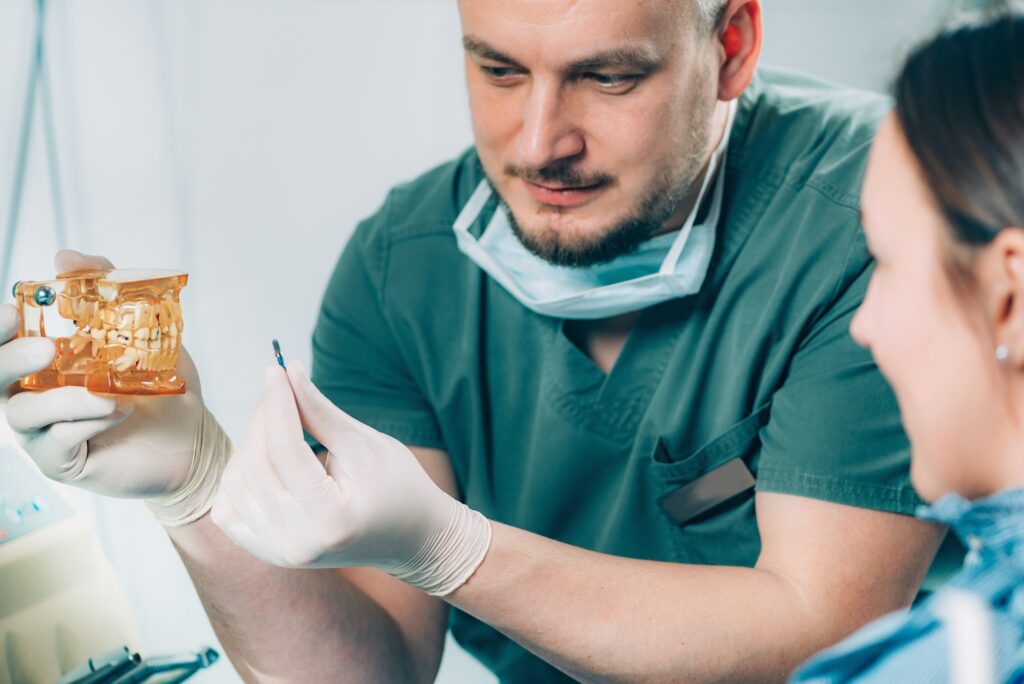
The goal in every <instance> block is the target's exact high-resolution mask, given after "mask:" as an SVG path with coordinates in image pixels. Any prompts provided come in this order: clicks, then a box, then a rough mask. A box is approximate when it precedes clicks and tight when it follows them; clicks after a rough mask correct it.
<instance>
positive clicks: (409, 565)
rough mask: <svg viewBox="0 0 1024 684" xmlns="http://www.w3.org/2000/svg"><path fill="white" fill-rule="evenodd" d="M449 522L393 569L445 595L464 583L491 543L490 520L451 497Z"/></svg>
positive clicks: (405, 578)
mask: <svg viewBox="0 0 1024 684" xmlns="http://www.w3.org/2000/svg"><path fill="white" fill-rule="evenodd" d="M448 499H449V501H450V504H449V505H450V508H449V515H448V516H447V524H445V525H443V526H440V527H439V528H438V530H437V531H436V533H435V534H434V535H433V536H432V537H431V538H430V539H427V540H426V542H424V544H423V546H422V547H421V548H420V550H419V551H418V552H417V553H416V555H415V556H413V557H412V558H411V559H410V560H409V561H408V562H406V563H404V564H403V565H401V566H400V567H398V568H395V569H393V570H391V571H390V572H391V574H392V575H393V576H395V577H397V578H398V579H400V580H402V581H403V582H406V583H407V584H411V585H412V586H414V587H416V588H418V589H420V590H422V591H423V592H425V593H427V594H429V595H431V596H438V597H445V596H448V595H449V594H451V593H452V592H454V591H455V590H456V589H458V588H459V587H461V586H462V585H463V584H465V583H466V581H468V580H469V578H470V577H472V576H473V573H474V572H476V570H477V568H478V567H479V566H480V564H481V563H482V562H483V560H484V558H485V557H486V555H487V551H488V549H489V548H490V545H491V523H490V521H489V520H488V519H487V518H486V517H484V515H483V514H482V513H480V512H478V511H475V510H473V509H472V508H470V507H469V506H466V505H465V504H463V503H461V502H459V501H457V500H455V499H452V498H450V497H448Z"/></svg>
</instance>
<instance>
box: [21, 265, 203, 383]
mask: <svg viewBox="0 0 1024 684" xmlns="http://www.w3.org/2000/svg"><path fill="white" fill-rule="evenodd" d="M187 282H188V275H187V274H184V273H180V272H177V271H143V270H97V271H78V272H74V273H64V274H61V275H59V276H57V278H56V279H55V280H52V281H46V282H20V283H18V284H17V285H15V286H14V297H15V302H16V304H17V306H18V310H19V312H20V313H21V329H20V330H19V337H46V336H47V335H50V336H51V338H53V341H54V344H55V345H56V347H57V354H56V356H55V357H54V360H53V363H52V364H51V366H50V368H48V369H46V370H44V371H41V372H39V373H35V374H33V375H29V376H27V377H25V378H22V380H21V386H22V387H23V388H25V389H33V390H42V389H51V388H54V387H64V386H68V385H77V386H82V387H86V388H87V389H89V390H90V391H92V392H98V393H107V394H142V395H145V394H182V393H184V392H185V381H184V380H182V379H181V378H180V377H178V375H177V372H176V370H175V369H176V366H177V363H178V356H179V354H180V353H181V333H182V330H183V328H184V323H183V321H182V316H181V303H180V301H179V295H180V293H181V288H183V287H185V284H186V283H187Z"/></svg>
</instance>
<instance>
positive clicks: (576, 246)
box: [492, 115, 710, 268]
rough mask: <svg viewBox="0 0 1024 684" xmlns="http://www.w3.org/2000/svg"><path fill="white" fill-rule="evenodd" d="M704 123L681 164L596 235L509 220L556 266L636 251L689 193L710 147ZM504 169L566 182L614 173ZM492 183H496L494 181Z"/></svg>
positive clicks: (601, 180) (578, 183) (599, 182)
mask: <svg viewBox="0 0 1024 684" xmlns="http://www.w3.org/2000/svg"><path fill="white" fill-rule="evenodd" d="M701 120H702V123H703V124H704V125H703V126H698V125H695V126H694V129H693V130H691V132H690V136H689V138H690V145H689V146H688V149H689V154H687V155H686V157H685V158H684V159H683V160H682V161H681V163H680V164H679V165H677V166H675V167H672V168H670V169H666V170H665V171H664V172H663V173H662V174H661V175H660V176H659V177H658V178H657V180H656V181H655V183H654V185H653V186H652V187H651V188H650V190H648V192H646V193H645V194H644V195H643V196H642V197H640V199H639V200H638V201H637V202H636V204H635V205H634V207H633V209H632V210H631V211H630V212H629V213H627V214H626V217H625V218H623V219H622V220H620V221H619V222H617V223H615V224H614V225H612V226H610V227H608V228H605V229H603V230H595V231H592V237H590V236H588V238H587V239H584V240H574V241H572V242H567V241H566V240H565V239H564V238H565V234H564V231H560V230H559V229H558V228H557V227H545V226H543V224H542V222H543V221H544V219H543V217H541V218H540V219H539V223H541V225H536V226H534V228H533V229H532V230H524V229H523V227H522V225H520V223H519V222H518V221H517V220H516V217H515V215H514V214H513V212H512V211H511V210H510V208H509V207H508V205H507V203H505V202H504V200H502V204H503V205H504V208H505V209H506V210H508V216H509V223H510V224H511V226H512V230H513V232H515V234H516V236H517V237H518V238H519V240H520V242H522V243H523V246H524V247H526V248H527V249H528V250H529V251H530V252H532V253H533V254H535V255H537V256H539V257H540V258H541V259H544V260H545V261H547V262H549V263H552V264H554V265H556V266H570V267H577V268H580V267H586V266H593V265H595V264H601V263H606V262H609V261H612V260H613V259H617V258H618V257H620V256H623V255H626V254H630V253H631V252H635V251H636V250H637V249H638V248H639V247H640V245H642V244H643V243H644V242H646V241H647V240H650V239H651V238H652V237H654V236H655V235H656V234H658V233H659V232H660V231H661V230H662V229H664V228H665V224H666V223H667V222H668V220H669V219H670V218H672V216H673V215H674V214H675V213H676V212H677V211H678V210H679V208H680V206H682V204H683V203H684V202H685V201H686V200H687V199H688V198H689V197H690V194H691V191H692V186H693V184H694V183H695V182H696V181H697V180H698V178H699V176H700V173H701V171H702V169H703V167H704V163H705V161H706V157H707V151H708V147H709V129H710V115H709V116H707V117H702V119H701ZM505 174H506V175H507V176H511V177H514V178H522V179H523V180H526V181H529V182H536V183H548V184H550V183H554V184H558V185H563V186H566V187H588V186H610V185H612V184H613V183H614V182H615V178H614V176H610V175H607V174H594V175H583V174H581V173H579V172H578V171H577V170H576V169H574V168H573V167H572V166H571V165H561V166H551V167H545V168H543V169H529V168H525V167H518V166H514V165H511V164H510V165H508V166H506V168H505ZM493 185H494V184H493V183H492V186H493ZM546 211H547V212H549V213H552V214H559V215H560V214H562V213H563V211H562V210H559V209H557V208H547V209H546Z"/></svg>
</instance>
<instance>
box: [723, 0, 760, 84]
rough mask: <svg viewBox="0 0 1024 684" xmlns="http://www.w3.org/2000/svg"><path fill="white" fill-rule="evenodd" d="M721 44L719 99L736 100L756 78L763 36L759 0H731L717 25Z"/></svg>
mask: <svg viewBox="0 0 1024 684" xmlns="http://www.w3.org/2000/svg"><path fill="white" fill-rule="evenodd" d="M715 33H716V36H717V39H718V41H719V45H720V50H719V52H720V54H721V68H720V69H719V72H718V99H719V100H722V101H729V100H735V99H736V98H738V97H739V96H740V95H741V94H743V91H744V90H746V89H747V86H749V85H750V82H751V81H753V80H754V73H755V72H756V71H757V63H758V60H759V59H760V58H761V44H762V41H763V37H764V31H763V27H762V25H761V3H760V1H759V0H730V2H729V4H728V5H726V7H725V10H724V12H723V14H722V21H721V23H720V25H719V26H718V27H716V28H715Z"/></svg>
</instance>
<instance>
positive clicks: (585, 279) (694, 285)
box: [452, 102, 736, 319]
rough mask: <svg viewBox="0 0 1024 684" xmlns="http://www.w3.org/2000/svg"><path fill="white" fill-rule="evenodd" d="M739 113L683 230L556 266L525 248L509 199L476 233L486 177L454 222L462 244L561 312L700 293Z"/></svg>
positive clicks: (586, 314) (590, 311) (620, 308)
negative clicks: (589, 261) (604, 256)
mask: <svg viewBox="0 0 1024 684" xmlns="http://www.w3.org/2000/svg"><path fill="white" fill-rule="evenodd" d="M735 113H736V104H735V102H734V103H732V104H731V105H730V109H729V115H728V119H727V123H726V128H725V132H724V133H723V135H722V141H721V142H720V143H719V146H718V147H717V148H716V149H715V151H714V153H713V154H712V156H711V161H710V163H709V164H708V170H707V173H706V174H705V176H704V179H703V182H702V185H701V189H700V193H699V194H698V197H697V201H696V202H695V204H694V207H693V211H691V212H690V215H689V217H688V218H687V220H686V222H685V223H684V224H683V226H682V228H681V229H680V230H678V231H675V232H672V233H667V234H664V235H658V236H655V237H653V238H651V239H650V240H647V241H646V242H644V243H643V244H642V245H640V247H639V248H638V249H637V250H635V251H634V252H631V253H629V254H625V255H623V256H621V257H618V258H616V259H613V260H611V261H608V262H605V263H602V264H596V265H594V266H587V267H582V268H574V267H566V266H557V265H555V264H552V263H550V262H548V261H545V260H544V259H542V258H540V257H538V256H537V255H535V254H533V253H532V252H530V251H529V250H528V249H527V248H526V247H524V246H523V244H522V242H521V241H520V240H519V238H518V237H517V236H516V234H515V232H514V231H513V230H512V225H511V221H510V219H509V215H508V208H507V207H505V206H504V205H502V206H500V207H498V209H497V210H496V211H495V212H494V216H493V218H492V219H491V221H490V223H489V224H488V225H487V227H486V228H485V229H484V231H483V233H482V234H481V236H480V238H479V239H478V238H476V237H475V236H474V235H473V234H472V233H471V232H470V231H469V229H470V227H471V226H473V225H474V224H475V223H476V221H477V220H478V219H479V217H480V215H481V214H482V213H483V211H484V209H485V208H486V207H487V205H488V203H489V202H490V201H491V198H492V196H493V193H494V191H493V189H492V187H491V185H490V183H489V182H488V181H487V180H486V179H485V180H484V181H482V182H481V183H480V185H479V186H478V187H477V189H476V191H475V192H474V193H473V195H472V196H471V197H470V199H469V202H467V203H466V206H465V207H464V208H463V209H462V211H461V212H460V213H459V216H458V218H457V219H456V220H455V223H454V225H453V226H452V228H453V229H454V231H455V237H456V241H457V243H458V246H459V249H460V250H461V251H462V252H463V253H464V254H465V255H466V256H468V257H469V258H470V259H472V260H473V262H474V263H476V264H477V265H478V266H479V267H480V268H482V269H483V270H484V271H485V272H486V273H487V274H488V275H489V276H490V277H491V278H493V279H494V280H495V281H496V282H497V283H498V284H500V285H501V286H502V287H503V288H505V289H506V290H507V291H508V292H509V293H510V294H511V295H512V296H513V297H515V298H516V299H517V300H519V302H520V303H522V304H523V306H525V307H527V308H529V309H531V310H532V311H535V312H537V313H539V314H542V315H545V316H552V317H555V318H564V319H601V318H611V317H613V316H618V315H620V314H624V313H629V312H633V311H639V310H641V309H646V308H648V307H650V306H654V305H655V304H660V303H661V302H664V301H667V300H669V299H675V298H678V297H685V296H687V295H691V294H694V293H696V292H698V291H699V290H700V288H701V285H702V284H703V283H704V278H705V276H706V275H707V271H708V266H709V265H710V263H711V256H712V253H713V252H714V248H715V231H716V228H717V226H718V220H719V218H720V216H721V211H722V199H723V195H724V186H725V173H724V168H725V163H724V160H725V153H726V150H727V149H728V144H729V136H730V133H731V130H732V123H733V120H734V118H735ZM709 191H710V192H711V193H712V194H711V197H710V205H709V208H708V211H707V212H706V216H705V219H704V220H703V221H702V222H701V223H700V224H696V220H697V217H698V214H699V213H700V209H701V206H702V205H703V203H704V200H705V197H706V195H707V193H708V192H709Z"/></svg>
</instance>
